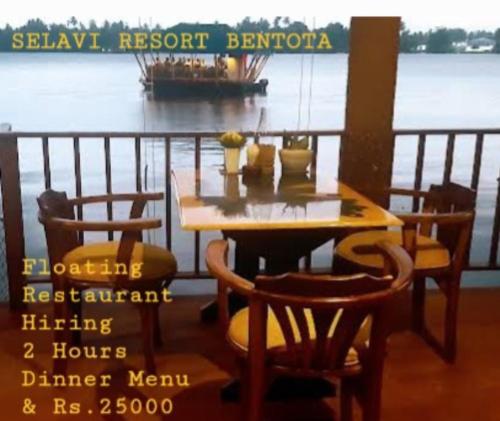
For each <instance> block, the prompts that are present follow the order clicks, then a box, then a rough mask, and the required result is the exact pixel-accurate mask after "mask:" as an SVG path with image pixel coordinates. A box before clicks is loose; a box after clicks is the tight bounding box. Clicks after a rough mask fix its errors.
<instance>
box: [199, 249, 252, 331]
mask: <svg viewBox="0 0 500 421" xmlns="http://www.w3.org/2000/svg"><path fill="white" fill-rule="evenodd" d="M228 250H229V245H228V242H227V241H225V240H213V241H211V242H210V244H209V245H208V247H207V250H206V252H205V261H206V264H207V268H208V271H209V272H210V274H211V275H212V276H213V277H214V278H216V279H217V306H218V312H219V322H220V323H221V328H222V331H223V333H224V334H225V333H226V331H227V329H228V327H229V321H230V315H229V295H228V293H229V290H230V289H231V290H233V291H234V292H236V293H237V294H240V295H244V296H250V295H251V294H252V292H253V290H254V285H253V283H251V282H249V281H247V280H246V279H244V278H242V277H240V276H238V275H237V274H235V273H233V272H232V271H231V270H229V268H228V267H227V254H228Z"/></svg>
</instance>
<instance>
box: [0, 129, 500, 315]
mask: <svg viewBox="0 0 500 421" xmlns="http://www.w3.org/2000/svg"><path fill="white" fill-rule="evenodd" d="M221 134H222V133H219V132H0V178H1V193H2V197H3V217H4V225H5V240H6V259H7V263H8V279H9V292H10V303H11V306H12V307H13V308H16V307H20V306H21V298H22V294H21V293H22V286H23V285H25V283H27V282H28V283H35V282H47V281H48V278H47V277H40V276H24V275H23V274H22V272H23V258H24V257H25V256H26V247H25V246H26V241H27V240H30V233H29V232H25V228H24V226H25V225H26V224H27V223H30V224H34V223H35V221H36V213H35V212H32V213H31V214H29V213H26V212H24V213H23V211H25V206H26V203H25V200H23V199H24V198H25V197H24V196H25V195H24V194H23V187H24V186H23V184H25V183H23V171H22V168H21V165H20V158H23V156H22V154H23V150H22V148H20V143H21V142H34V143H35V144H37V145H39V146H38V147H40V146H41V156H37V157H31V159H35V160H36V159H37V158H38V159H39V160H40V161H41V163H40V164H41V172H42V173H43V187H45V188H51V187H52V186H53V184H54V182H55V181H57V179H56V178H55V175H54V171H53V168H52V167H53V165H52V163H51V158H52V157H53V151H54V149H53V148H58V145H61V143H60V142H66V145H67V142H70V144H71V146H70V151H71V153H70V155H69V156H67V157H66V160H65V169H66V173H70V174H71V176H72V177H71V178H72V180H70V181H69V182H70V183H72V184H73V187H74V192H75V194H76V195H77V196H81V195H82V193H83V190H84V182H85V181H86V179H85V177H82V159H81V156H82V153H81V149H82V147H83V145H85V143H86V142H87V141H90V140H91V139H94V140H95V139H97V141H98V142H99V147H100V148H102V153H103V154H104V159H103V161H102V162H101V163H100V164H99V165H101V168H102V174H103V177H104V183H103V184H104V189H105V192H106V193H113V175H114V174H115V172H114V171H113V168H114V167H113V159H112V155H113V154H112V153H111V149H112V147H116V145H119V142H120V141H127V139H128V142H132V143H133V152H132V155H133V162H134V164H133V168H134V172H133V184H134V185H133V187H132V186H127V189H128V190H129V191H130V190H131V189H135V190H136V191H143V190H147V189H148V183H147V181H148V179H149V175H148V173H147V171H151V169H150V168H149V166H148V165H145V164H146V163H145V161H146V158H147V157H146V155H145V150H144V143H145V142H147V141H150V142H154V143H155V144H156V145H158V143H160V147H159V150H160V151H161V152H162V156H161V157H160V158H161V162H162V167H163V168H162V171H161V177H162V178H163V183H164V190H165V203H164V206H165V208H164V215H162V217H163V218H164V221H165V224H164V225H165V230H164V237H165V238H164V239H162V242H163V243H164V245H165V246H166V247H168V248H170V249H171V248H172V246H173V239H174V236H175V235H176V234H177V235H180V233H179V232H176V230H175V229H173V223H174V221H173V213H174V212H173V206H175V204H174V202H173V199H172V187H171V183H170V174H171V169H172V164H173V161H174V159H175V157H173V150H172V145H173V144H174V143H176V142H179V141H182V142H192V145H189V147H188V153H189V154H190V153H192V154H193V162H192V163H191V165H193V166H194V168H196V169H201V168H202V166H203V165H204V163H203V159H204V152H205V153H207V152H209V151H210V152H211V153H213V150H214V140H215V139H216V138H217V137H218V136H219V135H221ZM244 134H245V135H246V136H247V137H248V138H249V139H251V140H253V141H255V142H259V139H262V138H264V137H265V138H266V142H270V141H272V142H275V143H276V142H280V141H282V139H283V136H284V135H285V132H283V131H268V132H261V133H259V134H256V133H254V132H248V133H244ZM286 134H294V135H299V136H302V135H308V136H310V137H311V139H312V145H311V146H312V149H313V151H314V159H313V164H312V171H316V169H317V168H318V165H319V164H318V161H319V160H320V158H321V157H322V152H321V150H322V148H323V147H324V146H325V145H328V149H329V151H328V152H327V153H328V158H329V160H328V162H326V163H325V164H326V165H327V166H328V168H329V169H330V168H331V169H332V172H333V174H335V172H334V171H335V168H334V161H335V160H337V162H338V154H339V150H340V148H339V145H340V143H341V141H342V137H343V134H344V132H343V131H341V130H317V131H287V132H286ZM394 135H395V139H396V147H397V146H398V145H399V144H400V142H409V141H411V140H412V141H413V142H415V143H416V153H415V154H414V157H415V163H414V164H412V166H411V167H409V168H411V169H409V170H408V171H405V170H404V173H405V177H404V178H405V180H406V181H404V183H406V184H408V187H414V188H416V189H420V188H422V187H424V184H425V183H424V179H425V176H426V171H425V162H426V156H427V155H426V150H427V149H428V146H429V143H430V142H432V143H434V141H435V140H436V139H441V140H442V141H443V140H444V141H445V145H446V146H445V148H444V151H442V154H443V155H444V157H443V158H444V163H443V169H442V171H443V172H442V177H440V179H439V180H432V181H433V182H446V181H450V180H452V179H453V169H454V162H455V161H456V158H457V157H456V156H455V145H456V143H457V141H458V140H459V139H460V140H462V139H463V140H464V141H465V142H467V143H468V144H469V142H473V158H472V160H471V168H470V171H471V176H470V180H469V181H468V184H470V187H471V188H472V189H474V190H476V191H478V187H479V186H480V175H481V170H482V163H483V158H484V153H483V149H484V144H485V142H486V141H487V140H488V141H491V142H494V143H495V146H494V147H493V151H495V150H496V151H497V152H498V151H499V150H500V129H439V130H438V129H428V130H420V129H418V130H396V131H394ZM184 144H185V143H184ZM205 146H207V147H205ZM332 146H333V149H332ZM191 150H192V152H191ZM183 153H185V150H184V151H183ZM154 154H155V157H156V158H158V154H157V153H156V150H155V152H154ZM325 154H326V152H325ZM331 154H333V155H331ZM173 158H174V159H173ZM333 158H335V159H333ZM497 158H500V156H498V157H497ZM94 159H95V157H94ZM30 162H31V161H30ZM496 164H497V165H498V162H496ZM413 168H414V169H413ZM495 171H496V173H495V174H494V176H493V177H494V179H495V180H496V177H497V174H498V167H497V168H496V170H495ZM410 174H411V177H410ZM395 175H396V173H394V176H395ZM66 176H67V174H66V175H65V177H66ZM155 177H156V173H155ZM393 178H394V177H393ZM65 181H66V182H68V180H65ZM393 184H395V185H401V183H398V181H397V180H393ZM43 187H42V188H43ZM490 187H491V186H490ZM37 193H40V192H37ZM91 193H93V194H94V193H98V192H96V191H92V192H91ZM495 197H496V199H495V201H494V206H493V207H492V208H491V209H489V210H488V215H487V216H488V219H489V218H490V217H491V224H490V223H488V224H487V225H488V227H487V230H488V231H489V232H491V236H490V241H489V247H488V249H489V253H488V254H489V255H488V258H487V261H486V259H485V260H484V261H480V262H477V261H472V262H470V264H469V266H468V268H467V269H468V270H499V269H500V265H499V263H498V243H499V231H500V179H499V184H498V187H497V186H496V184H495ZM31 205H32V206H33V204H31ZM410 208H413V209H414V210H416V209H417V208H418V202H413V203H412V204H410ZM105 213H106V216H107V218H108V219H112V218H113V213H114V208H113V205H112V204H108V205H107V207H106V210H105ZM77 218H79V219H82V218H83V210H82V208H81V207H79V208H78V209H77ZM476 225H477V224H476ZM489 225H491V226H489ZM482 232H483V236H484V227H483V228H482ZM80 235H81V236H82V238H81V239H82V240H83V234H80ZM183 235H190V234H185V233H183ZM113 237H114V233H113V232H109V233H108V238H109V239H110V240H111V239H113ZM192 241H193V247H192V265H190V266H191V267H190V268H188V269H182V270H180V271H179V273H178V275H177V277H178V278H185V279H191V278H204V277H207V276H208V275H207V273H206V271H204V270H203V268H202V262H201V256H202V255H201V251H202V239H201V236H200V233H199V232H195V233H194V238H193V239H192ZM183 243H184V240H183ZM174 253H175V250H174ZM310 264H311V258H310V257H309V258H307V259H306V261H305V268H306V269H307V268H309V267H310Z"/></svg>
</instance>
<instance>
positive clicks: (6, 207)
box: [0, 125, 26, 310]
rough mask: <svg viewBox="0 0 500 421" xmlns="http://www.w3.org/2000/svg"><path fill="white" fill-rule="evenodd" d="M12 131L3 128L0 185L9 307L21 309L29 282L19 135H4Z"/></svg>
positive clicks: (0, 143) (6, 126) (1, 132)
mask: <svg viewBox="0 0 500 421" xmlns="http://www.w3.org/2000/svg"><path fill="white" fill-rule="evenodd" d="M9 131H10V126H8V125H2V126H1V127H0V186H1V191H2V206H3V219H4V221H3V222H4V231H5V256H6V259H7V276H8V281H9V299H10V308H11V309H12V310H19V309H22V308H23V307H25V305H24V304H23V301H22V293H23V286H24V285H25V283H26V279H25V276H24V275H23V259H24V257H25V249H24V227H23V211H22V201H21V176H20V171H19V151H18V145H17V137H15V136H5V132H9Z"/></svg>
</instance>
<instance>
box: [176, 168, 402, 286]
mask: <svg viewBox="0 0 500 421" xmlns="http://www.w3.org/2000/svg"><path fill="white" fill-rule="evenodd" d="M172 176H173V180H174V184H175V191H176V197H177V203H178V207H179V214H180V222H181V227H182V229H184V230H192V231H214V230H221V231H222V232H223V234H224V236H225V237H229V238H231V239H233V240H234V241H235V242H236V255H235V270H236V271H237V272H238V273H239V274H240V275H241V276H244V277H246V278H248V279H253V278H254V277H255V275H256V274H257V273H258V271H259V258H260V257H263V258H264V259H265V261H266V272H268V273H270V274H276V273H282V272H285V271H290V270H297V269H298V264H299V259H300V258H302V257H304V256H306V255H308V254H309V253H310V252H311V251H312V250H314V249H315V248H317V247H319V246H321V245H322V244H324V243H326V242H327V241H329V240H331V239H332V238H334V237H335V235H336V234H338V233H339V231H340V230H342V229H352V228H366V227H387V226H400V225H402V222H401V221H400V220H399V219H398V218H396V217H395V216H394V215H392V214H390V213H389V212H387V211H386V210H384V209H382V208H381V207H379V206H377V205H375V204H374V203H373V202H371V201H370V200H368V199H367V198H365V197H363V196H362V195H360V194H359V193H357V192H356V191H354V190H353V189H351V188H349V187H348V186H346V185H345V184H343V183H341V182H338V181H336V180H335V178H334V177H332V175H331V174H329V173H328V174H326V173H322V172H319V173H317V174H316V175H315V176H314V177H308V176H306V175H299V176H296V175H295V176H292V175H276V176H274V177H267V178H244V177H243V176H241V175H224V174H222V173H221V171H220V170H219V169H217V168H203V169H202V170H201V171H196V170H194V169H179V170H174V171H173V172H172Z"/></svg>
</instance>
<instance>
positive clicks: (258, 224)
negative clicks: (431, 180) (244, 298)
mask: <svg viewBox="0 0 500 421" xmlns="http://www.w3.org/2000/svg"><path fill="white" fill-rule="evenodd" d="M172 177H173V180H174V184H175V191H176V196H177V203H178V207H179V215H180V221H181V227H182V228H183V229H185V230H191V231H214V230H220V231H222V232H223V235H224V236H225V237H229V238H231V239H233V240H234V241H235V242H236V255H235V271H236V272H237V273H239V274H240V275H241V276H243V277H245V278H247V279H253V278H254V277H255V276H256V275H257V273H258V271H259V258H261V257H263V258H264V259H265V261H266V267H265V269H266V272H268V273H270V274H276V273H282V272H286V271H291V270H292V271H293V270H297V269H298V267H299V259H300V258H302V257H304V256H306V255H308V254H309V253H310V252H312V250H314V249H315V248H317V247H319V246H321V245H322V244H324V243H326V242H328V241H329V240H331V239H332V238H334V237H335V236H336V235H338V234H339V232H341V231H343V230H344V231H345V229H355V228H367V227H388V226H401V225H402V224H403V223H402V221H401V220H399V219H398V218H396V217H395V216H394V215H392V214H390V213H389V212H387V211H386V210H384V209H382V208H381V207H379V206H377V205H376V204H374V203H373V202H371V201H370V200H368V199H367V198H365V197H363V196H362V195H360V194H359V193H357V192H356V191H354V190H353V189H351V188H349V187H348V186H346V185H345V184H343V183H340V182H338V181H336V180H335V178H334V177H332V175H331V174H330V173H328V174H327V173H322V172H319V173H317V174H316V175H315V176H312V177H310V176H306V175H299V176H296V175H295V176H291V175H283V176H282V175H279V174H278V175H275V176H274V177H267V178H244V177H242V176H241V175H223V174H222V173H221V172H220V170H218V169H216V168H203V169H202V170H201V171H196V170H194V169H179V170H174V171H173V172H172ZM238 304H239V303H236V307H238ZM216 314H217V310H216V306H215V305H214V303H210V304H209V305H207V306H205V308H204V309H203V310H202V319H203V320H211V319H213V318H215V317H216ZM285 384H286V385H287V387H285V388H284V389H290V387H289V385H290V379H286V381H285ZM302 386H303V385H301V387H300V389H301V390H302V389H303V387H302ZM238 387H239V382H238V381H237V380H234V381H231V382H230V383H228V384H227V385H226V386H225V387H224V388H223V389H222V391H221V396H222V398H223V399H224V400H234V399H236V398H237V396H238V390H239V389H238ZM281 389H283V388H279V387H278V388H277V390H278V392H276V393H277V395H278V396H283V395H284V396H286V393H288V392H285V393H283V390H281ZM307 389H308V390H311V391H312V395H313V396H315V395H316V394H317V393H318V391H319V394H320V395H322V394H324V391H323V389H324V385H319V386H318V385H314V386H308V387H307ZM302 393H303V390H302Z"/></svg>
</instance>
